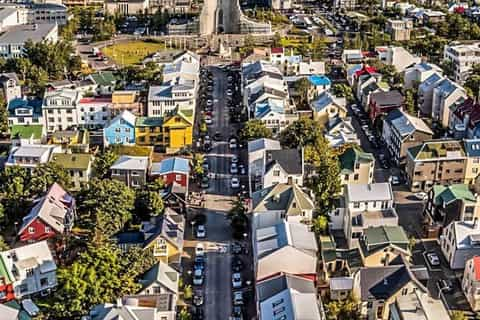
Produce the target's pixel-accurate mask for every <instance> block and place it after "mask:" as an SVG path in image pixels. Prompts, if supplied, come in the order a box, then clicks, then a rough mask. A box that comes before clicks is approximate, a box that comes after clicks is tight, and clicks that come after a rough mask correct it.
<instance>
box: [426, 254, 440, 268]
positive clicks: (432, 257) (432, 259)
mask: <svg viewBox="0 0 480 320" xmlns="http://www.w3.org/2000/svg"><path fill="white" fill-rule="evenodd" d="M427 259H428V263H430V265H432V266H434V267H436V266H439V265H440V258H439V257H438V255H437V253H436V252H429V253H427Z"/></svg>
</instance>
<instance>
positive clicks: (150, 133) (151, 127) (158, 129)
mask: <svg viewBox="0 0 480 320" xmlns="http://www.w3.org/2000/svg"><path fill="white" fill-rule="evenodd" d="M162 126H163V118H161V117H137V119H136V121H135V141H136V143H137V144H138V145H141V146H155V145H163V127H162Z"/></svg>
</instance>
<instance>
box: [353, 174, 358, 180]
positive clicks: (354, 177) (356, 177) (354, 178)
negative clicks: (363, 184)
mask: <svg viewBox="0 0 480 320" xmlns="http://www.w3.org/2000/svg"><path fill="white" fill-rule="evenodd" d="M353 180H355V181H357V180H358V173H355V175H354V176H353Z"/></svg>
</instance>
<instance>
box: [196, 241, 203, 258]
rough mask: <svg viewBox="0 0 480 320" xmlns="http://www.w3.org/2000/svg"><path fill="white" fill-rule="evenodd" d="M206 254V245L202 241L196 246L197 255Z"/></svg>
mask: <svg viewBox="0 0 480 320" xmlns="http://www.w3.org/2000/svg"><path fill="white" fill-rule="evenodd" d="M204 255H205V247H204V246H203V244H201V243H197V245H196V246H195V256H198V257H203V256H204Z"/></svg>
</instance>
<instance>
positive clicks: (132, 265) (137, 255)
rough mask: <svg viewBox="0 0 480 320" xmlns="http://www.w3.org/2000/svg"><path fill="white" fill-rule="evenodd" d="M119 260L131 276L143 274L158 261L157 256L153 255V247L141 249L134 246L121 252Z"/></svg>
mask: <svg viewBox="0 0 480 320" xmlns="http://www.w3.org/2000/svg"><path fill="white" fill-rule="evenodd" d="M121 260H122V266H123V268H124V270H126V272H128V273H129V274H130V276H131V277H133V278H135V277H137V276H138V275H141V274H144V273H145V272H147V271H148V269H150V268H151V267H152V266H153V265H154V264H156V263H158V260H157V258H155V256H154V255H153V248H147V249H143V248H140V247H135V246H133V247H130V248H129V249H128V250H127V251H125V252H123V253H121Z"/></svg>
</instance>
